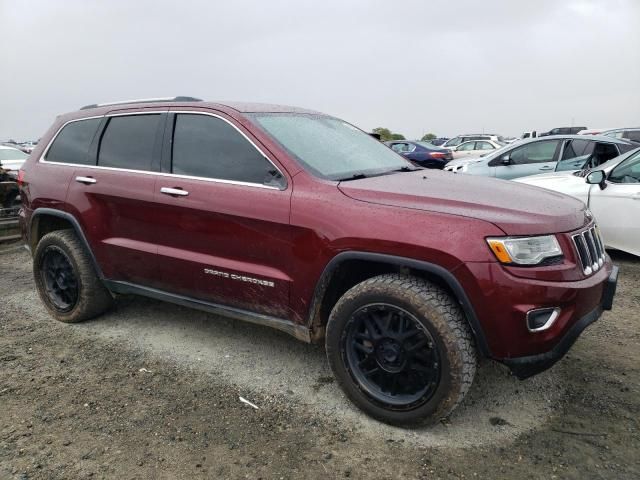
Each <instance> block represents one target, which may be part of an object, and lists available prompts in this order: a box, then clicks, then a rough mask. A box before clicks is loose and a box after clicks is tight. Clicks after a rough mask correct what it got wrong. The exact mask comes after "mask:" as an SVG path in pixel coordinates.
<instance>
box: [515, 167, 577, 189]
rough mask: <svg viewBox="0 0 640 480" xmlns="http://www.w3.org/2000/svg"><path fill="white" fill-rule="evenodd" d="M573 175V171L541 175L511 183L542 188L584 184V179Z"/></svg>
mask: <svg viewBox="0 0 640 480" xmlns="http://www.w3.org/2000/svg"><path fill="white" fill-rule="evenodd" d="M573 173H574V172H573V171H566V172H549V173H541V174H539V175H530V176H528V177H520V178H516V179H514V180H512V181H514V182H518V183H526V184H527V185H535V186H536V187H543V188H553V186H554V185H579V184H580V185H581V184H583V183H585V179H584V177H578V176H576V175H574V174H573Z"/></svg>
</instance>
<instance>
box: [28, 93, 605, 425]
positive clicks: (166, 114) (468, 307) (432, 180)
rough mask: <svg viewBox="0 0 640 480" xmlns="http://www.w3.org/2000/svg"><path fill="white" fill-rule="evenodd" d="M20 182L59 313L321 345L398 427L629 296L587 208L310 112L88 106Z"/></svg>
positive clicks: (60, 129)
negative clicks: (437, 166)
mask: <svg viewBox="0 0 640 480" xmlns="http://www.w3.org/2000/svg"><path fill="white" fill-rule="evenodd" d="M19 180H20V184H21V186H20V189H21V195H22V199H23V205H24V208H23V209H22V211H21V222H22V229H23V234H24V240H25V242H26V245H27V246H28V248H29V249H30V250H31V252H32V253H33V268H34V274H35V282H36V285H37V288H38V291H39V293H40V296H41V298H42V301H43V302H44V305H45V306H46V307H47V309H48V310H49V311H50V312H51V314H52V316H53V317H55V318H57V319H58V320H61V321H63V322H78V321H81V320H85V319H87V318H90V317H94V316H96V315H99V314H101V313H103V312H105V311H106V310H107V309H108V308H109V306H110V305H111V303H112V301H113V298H114V296H116V295H117V294H125V293H126V294H130V293H135V294H140V295H145V296H149V297H153V298H157V299H160V300H166V301H169V302H174V303H178V304H181V305H187V306H190V307H194V308H198V309H203V310H206V311H210V312H213V313H216V314H222V315H228V316H231V317H235V318H238V319H241V320H246V321H249V322H254V323H259V324H263V325H269V326H271V327H274V328H277V329H280V330H283V331H285V332H287V333H289V334H291V335H293V336H295V337H296V338H298V339H300V340H303V341H305V342H321V341H324V342H325V345H326V351H327V356H328V359H329V363H330V365H331V368H332V369H333V372H334V374H335V376H336V378H337V379H338V382H339V384H340V385H341V387H342V388H343V389H344V391H345V392H346V394H347V395H348V396H349V397H350V398H351V399H352V400H353V401H354V402H355V403H356V404H357V405H358V406H359V407H360V408H362V409H363V410H365V411H366V412H367V413H369V414H370V415H372V416H374V417H376V418H379V419H381V420H383V421H386V422H391V423H398V424H415V423H416V422H425V421H435V420H438V419H441V418H443V417H445V416H447V415H448V414H449V413H450V412H451V411H452V410H453V409H454V408H455V407H456V405H458V404H459V403H460V401H462V399H463V397H464V395H465V393H466V392H467V390H468V389H469V387H470V385H471V383H472V381H473V377H474V373H475V370H476V361H477V357H478V356H480V357H486V358H491V359H494V360H496V361H499V362H502V363H503V364H505V365H507V366H508V367H509V368H510V369H511V370H512V371H513V372H514V373H515V374H516V375H518V376H519V377H521V378H525V377H528V376H530V375H533V374H535V373H537V372H540V371H542V370H544V369H546V368H549V367H550V366H551V365H553V364H554V363H555V362H556V361H557V360H558V359H560V358H561V357H562V356H563V355H564V354H565V353H566V352H567V350H568V349H569V348H570V347H571V345H572V343H573V342H574V341H575V339H576V338H577V337H578V335H580V333H581V332H582V331H583V330H584V329H585V328H586V327H587V326H588V325H589V324H591V323H592V322H594V321H595V320H596V319H598V317H599V316H600V314H601V312H602V311H603V310H607V309H610V308H611V305H612V300H613V295H614V292H615V285H616V278H617V268H616V267H614V266H613V265H612V264H611V261H610V259H609V257H608V256H607V254H606V253H605V251H604V248H603V244H602V241H601V239H600V235H599V233H598V229H597V227H596V225H595V223H594V221H593V219H592V217H591V214H590V212H589V211H588V210H587V209H586V208H585V206H584V205H583V204H582V203H581V202H579V201H577V200H574V199H571V198H569V197H566V196H564V195H560V194H556V193H552V192H549V191H543V190H541V189H537V188H534V187H529V186H526V185H520V184H514V183H510V182H506V181H500V180H495V179H489V178H477V177H467V176H465V175H450V174H447V173H443V172H440V171H435V170H425V169H420V168H417V167H415V166H414V165H413V164H411V163H409V162H408V161H407V160H405V159H404V158H402V157H401V156H400V155H398V154H396V153H395V152H393V151H392V150H391V149H389V148H388V147H386V146H385V145H383V144H381V143H380V142H378V141H377V140H375V139H374V138H372V137H371V136H369V135H367V134H366V133H364V132H362V131H361V130H359V129H358V128H356V127H354V126H353V125H350V124H349V123H346V122H344V121H342V120H339V119H337V118H334V117H330V116H327V115H323V114H321V113H318V112H314V111H309V110H303V109H298V108H291V107H284V106H274V105H256V104H235V103H224V104H222V103H207V102H203V101H198V100H197V99H193V98H188V97H176V98H175V99H170V100H164V101H163V100H157V101H141V102H129V103H118V104H106V105H92V106H88V107H85V108H83V109H81V110H80V111H78V112H74V113H71V114H67V115H63V116H60V117H58V118H57V119H56V121H55V123H54V124H53V126H52V127H51V128H50V129H49V131H48V132H47V133H46V134H45V136H44V137H43V139H42V141H41V142H40V143H39V144H38V146H37V148H36V149H35V151H34V152H33V154H32V155H31V156H30V158H29V159H28V160H27V162H26V164H25V166H24V168H23V169H22V171H21V172H20V176H19ZM214 318H215V317H212V320H213V319H214Z"/></svg>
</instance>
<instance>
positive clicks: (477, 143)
mask: <svg viewBox="0 0 640 480" xmlns="http://www.w3.org/2000/svg"><path fill="white" fill-rule="evenodd" d="M503 146H504V145H502V144H501V143H498V142H494V141H493V140H469V141H467V142H462V143H461V144H460V145H458V146H457V147H453V148H452V149H451V151H452V152H453V158H464V157H468V156H478V155H482V154H483V153H491V152H493V151H494V150H497V149H498V148H501V147H503Z"/></svg>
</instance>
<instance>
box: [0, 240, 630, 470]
mask: <svg viewBox="0 0 640 480" xmlns="http://www.w3.org/2000/svg"><path fill="white" fill-rule="evenodd" d="M614 261H615V262H616V263H617V264H618V265H620V267H621V277H620V283H619V287H618V295H617V297H616V303H615V307H614V310H613V311H612V312H608V313H606V314H605V315H604V316H603V317H602V318H601V320H600V321H598V322H597V323H596V324H595V325H593V326H592V327H590V328H589V329H588V330H587V331H586V332H585V333H584V334H583V336H582V337H581V338H580V339H579V340H578V342H577V343H576V344H575V346H574V348H573V349H572V350H571V352H570V353H569V355H568V356H567V357H565V359H564V360H563V361H562V362H560V363H559V364H558V365H556V366H555V367H554V368H553V369H552V370H550V371H548V372H545V373H543V374H541V375H539V376H537V377H534V378H532V379H529V380H526V381H524V382H521V381H518V380H516V379H514V378H512V377H511V376H510V375H509V374H508V372H507V371H506V370H505V369H504V368H503V367H500V366H498V365H496V364H493V363H491V362H486V363H484V364H482V365H481V367H480V369H479V371H478V375H477V377H476V381H475V384H474V387H473V389H472V391H471V392H470V395H469V396H468V397H467V399H466V400H465V402H464V403H463V405H462V406H461V408H459V409H458V410H457V411H456V412H455V413H454V415H453V416H452V417H451V418H450V419H449V420H448V421H447V422H444V423H442V424H440V425H438V426H436V427H432V428H430V429H414V430H406V429H398V428H393V427H389V426H387V425H384V424H381V423H378V422H376V421H374V420H371V419H369V418H368V417H366V416H365V415H363V414H362V413H360V412H359V411H357V410H356V409H355V408H354V407H353V406H352V405H351V404H350V403H349V402H348V401H347V400H346V399H345V398H344V396H343V395H342V393H341V392H340V391H339V389H338V388H337V386H336V385H335V384H334V383H333V381H332V377H331V374H330V372H329V370H328V366H327V363H326V360H325V358H324V353H323V351H322V349H321V348H320V347H318V346H310V345H305V344H303V343H300V342H298V341H296V340H294V339H293V338H290V337H288V336H286V335H285V334H281V333H279V332H276V331H272V330H269V329H266V328H262V327H259V326H255V325H250V324H244V323H241V322H235V321H230V320H227V319H223V318H219V317H216V316H213V315H208V314H205V313H202V312H198V311H192V310H188V309H185V308H182V307H179V306H175V305H170V304H166V303H161V302H157V301H152V300H148V299H144V298H138V297H121V298H119V299H118V301H117V303H116V307H115V308H114V309H113V310H112V311H111V312H109V313H108V314H106V315H104V316H102V317H100V318H98V319H95V320H93V321H90V322H85V323H83V324H77V325H64V324H60V323H57V322H55V321H54V320H52V319H51V318H50V317H49V316H48V315H47V313H46V312H45V310H44V308H43V307H42V305H41V304H40V301H39V299H38V297H37V294H36V293H35V291H34V285H33V280H32V274H31V263H30V257H29V255H28V254H27V252H26V251H24V250H23V249H21V248H19V247H8V248H7V247H5V248H4V250H3V251H2V252H0V299H1V300H0V478H3V479H4V478H16V479H27V478H47V479H49V478H61V479H62V478H154V479H155V478H212V477H217V478H265V479H267V478H269V479H270V478H276V479H279V478H283V479H288V478H346V477H351V478H429V479H431V478H497V479H500V478H541V477H543V478H580V479H584V478H603V479H608V478H639V477H640V420H639V419H640V396H639V390H640V388H639V386H640V349H639V348H638V347H639V346H640V333H639V330H638V320H639V316H638V311H639V309H640V291H639V290H638V286H639V285H640V283H639V280H640V261H638V260H637V259H635V258H633V257H631V256H626V255H622V254H616V255H615V257H614ZM239 397H243V398H245V399H247V400H249V401H250V402H252V403H254V404H255V405H257V406H258V409H254V408H253V407H251V406H248V405H246V404H244V403H242V402H241V401H240V400H239Z"/></svg>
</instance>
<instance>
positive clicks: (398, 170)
mask: <svg viewBox="0 0 640 480" xmlns="http://www.w3.org/2000/svg"><path fill="white" fill-rule="evenodd" d="M416 170H422V168H418V167H410V166H408V165H406V166H404V167H400V168H396V169H395V170H391V171H392V172H415V171H416Z"/></svg>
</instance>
